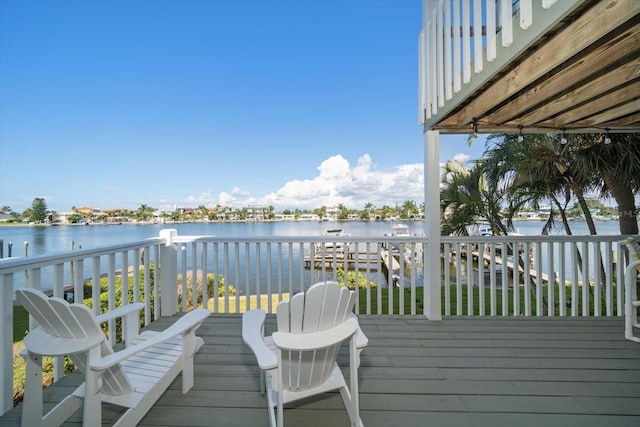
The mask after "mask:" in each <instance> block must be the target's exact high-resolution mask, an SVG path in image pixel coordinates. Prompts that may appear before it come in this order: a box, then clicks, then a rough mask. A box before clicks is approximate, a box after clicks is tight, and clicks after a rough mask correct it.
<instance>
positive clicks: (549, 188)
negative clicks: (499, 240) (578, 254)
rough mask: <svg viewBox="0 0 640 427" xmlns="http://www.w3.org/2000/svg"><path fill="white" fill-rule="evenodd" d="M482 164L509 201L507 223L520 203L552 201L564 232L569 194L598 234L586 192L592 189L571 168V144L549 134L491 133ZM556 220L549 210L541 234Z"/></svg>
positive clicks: (494, 184) (510, 221) (536, 204)
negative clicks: (575, 200) (563, 142)
mask: <svg viewBox="0 0 640 427" xmlns="http://www.w3.org/2000/svg"><path fill="white" fill-rule="evenodd" d="M487 144H488V148H487V150H486V151H485V152H484V155H483V158H484V166H485V168H486V174H487V179H488V180H490V181H491V182H492V185H493V186H495V187H498V188H501V189H502V191H504V193H505V195H506V199H507V201H508V209H507V223H508V224H509V225H510V224H511V223H512V221H513V218H514V216H515V214H516V213H517V212H518V210H520V209H521V208H522V207H523V206H526V205H532V206H534V207H535V206H538V205H539V204H540V203H542V202H550V203H552V204H553V205H554V206H555V207H556V208H557V210H558V212H559V214H560V217H561V222H562V224H563V226H564V229H565V232H566V233H567V235H571V234H572V233H571V227H570V226H569V222H568V220H567V215H566V210H567V206H568V204H569V202H570V201H571V198H572V196H575V197H576V199H577V200H578V204H579V205H580V207H581V209H582V213H583V214H584V217H585V219H586V221H587V226H588V227H589V232H590V234H597V233H596V229H595V223H594V221H593V217H592V216H591V212H590V210H589V206H588V204H587V200H586V197H585V193H586V192H588V191H589V189H590V188H591V187H590V186H589V181H588V180H584V179H583V178H584V177H583V176H582V175H576V174H575V173H574V171H573V168H572V167H571V164H572V155H571V149H570V147H571V145H569V144H562V143H561V142H560V140H559V138H557V137H555V136H550V135H542V134H536V135H525V136H524V137H520V136H518V135H513V134H506V135H505V134H494V135H491V136H489V138H488V139H487ZM555 221H556V217H555V213H554V212H553V210H552V212H551V214H550V215H549V218H548V219H547V222H546V223H545V225H544V226H543V229H542V233H543V234H548V233H549V231H550V230H551V228H552V227H553V224H554V222H555Z"/></svg>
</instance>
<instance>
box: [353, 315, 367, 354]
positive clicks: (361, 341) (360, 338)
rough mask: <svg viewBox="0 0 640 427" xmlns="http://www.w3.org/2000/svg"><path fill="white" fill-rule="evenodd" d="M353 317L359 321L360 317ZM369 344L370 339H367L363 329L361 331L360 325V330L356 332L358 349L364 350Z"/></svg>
mask: <svg viewBox="0 0 640 427" xmlns="http://www.w3.org/2000/svg"><path fill="white" fill-rule="evenodd" d="M351 317H353V318H354V319H356V321H357V320H358V316H356V315H355V314H353V313H351ZM367 344H369V338H367V336H366V335H365V334H364V332H362V329H360V323H358V330H357V331H356V348H357V349H363V348H365V347H366V346H367Z"/></svg>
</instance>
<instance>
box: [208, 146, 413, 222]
mask: <svg viewBox="0 0 640 427" xmlns="http://www.w3.org/2000/svg"><path fill="white" fill-rule="evenodd" d="M317 169H318V175H317V176H316V177H315V178H313V179H305V180H298V179H295V180H292V181H289V182H287V183H285V184H284V185H283V186H282V187H281V188H280V189H278V190H277V191H275V192H273V193H269V194H266V195H264V196H258V197H256V196H252V195H250V194H248V193H247V192H246V191H242V190H240V189H238V188H234V189H233V190H232V191H231V193H227V192H222V193H220V195H219V196H218V203H220V204H221V205H223V206H231V207H237V208H239V207H244V206H250V205H264V206H274V207H275V208H276V210H281V209H287V208H289V209H296V208H299V209H310V208H316V207H320V206H336V205H338V204H343V205H345V206H347V207H348V208H353V209H362V208H363V207H364V205H365V204H366V203H368V202H371V203H373V204H374V205H375V206H378V207H381V206H383V205H389V206H394V205H395V204H402V203H404V202H405V201H406V200H413V201H415V202H417V203H418V204H419V203H421V202H422V200H423V197H424V196H423V192H424V168H423V165H422V163H414V164H407V165H400V166H396V167H393V168H390V169H387V170H377V169H376V168H375V167H374V165H373V163H372V159H371V157H370V156H369V155H368V154H364V155H363V156H362V157H360V158H359V159H358V160H357V162H356V164H355V166H352V165H351V164H350V163H349V162H348V161H347V160H346V159H345V158H344V157H343V156H342V155H340V154H338V155H335V156H332V157H329V158H328V159H326V160H324V161H323V162H322V163H320V165H319V166H318V168H317Z"/></svg>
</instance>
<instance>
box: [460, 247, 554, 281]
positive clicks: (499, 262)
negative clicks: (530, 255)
mask: <svg viewBox="0 0 640 427" xmlns="http://www.w3.org/2000/svg"><path fill="white" fill-rule="evenodd" d="M463 256H464V255H463ZM471 256H472V258H473V260H474V261H478V260H479V259H480V253H479V252H478V251H473V252H471ZM482 260H483V262H484V265H485V266H489V265H491V263H492V262H493V263H494V264H495V266H496V267H502V268H504V267H506V268H507V271H508V272H509V275H510V276H513V269H514V263H513V261H509V260H507V261H506V262H505V261H504V260H503V259H502V257H501V256H499V255H494V256H493V258H492V257H491V254H490V253H487V252H484V253H483V254H482ZM488 268H489V267H487V270H485V273H487V272H489V270H488ZM518 271H519V272H520V275H523V274H524V270H523V269H522V267H520V266H518ZM538 275H540V277H541V279H542V281H543V282H545V283H549V275H548V274H547V273H538V271H537V270H534V269H529V276H530V277H531V279H532V280H535V279H537V277H538Z"/></svg>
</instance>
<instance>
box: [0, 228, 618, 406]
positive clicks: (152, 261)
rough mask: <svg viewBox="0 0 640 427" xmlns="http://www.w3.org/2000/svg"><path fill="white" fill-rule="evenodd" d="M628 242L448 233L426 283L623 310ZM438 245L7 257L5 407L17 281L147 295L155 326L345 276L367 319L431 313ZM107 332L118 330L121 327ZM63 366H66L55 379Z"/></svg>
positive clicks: (0, 306)
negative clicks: (429, 254) (428, 259)
mask: <svg viewBox="0 0 640 427" xmlns="http://www.w3.org/2000/svg"><path fill="white" fill-rule="evenodd" d="M624 237H625V236H569V237H567V236H555V237H551V236H508V237H442V247H441V253H442V260H443V264H442V265H443V267H444V266H446V268H442V271H441V282H440V283H436V284H429V283H427V284H426V286H430V285H436V286H442V287H443V288H442V296H443V302H442V305H441V310H442V313H443V314H444V315H465V316H468V315H471V316H496V315H500V316H621V315H623V308H622V307H623V306H624V303H623V286H618V283H624V280H623V274H624V263H625V261H624V257H623V252H622V250H621V249H620V248H621V246H620V244H619V242H620V241H622V240H623V239H624ZM426 244H427V241H426V238H425V237H423V236H411V237H404V236H403V237H375V238H372V237H354V236H340V237H336V236H322V237H318V236H314V237H293V238H292V237H264V238H258V237H256V238H222V237H212V236H179V235H177V233H176V231H175V230H163V231H162V232H161V233H160V236H159V237H158V238H153V239H147V240H143V241H139V242H132V243H128V244H122V245H115V246H110V247H104V248H99V249H93V250H76V251H69V252H67V253H62V254H59V255H51V256H38V257H30V258H10V259H4V260H0V280H1V281H2V282H1V283H2V301H1V302H0V310H1V314H2V320H3V322H2V326H1V327H0V342H1V343H2V354H1V358H0V362H1V364H0V367H1V371H0V381H2V384H3V389H2V396H1V397H2V404H3V412H5V411H7V410H8V409H10V408H11V406H12V398H11V396H12V392H11V384H12V375H13V373H12V372H13V370H12V357H13V355H12V345H11V344H12V342H13V331H12V325H13V317H12V316H13V304H12V301H13V291H14V288H15V287H16V286H23V285H24V286H29V287H33V288H37V289H42V290H45V291H47V292H49V293H50V294H52V295H55V296H59V297H67V298H68V299H73V300H79V299H78V298H77V296H79V295H82V299H83V300H84V301H85V303H87V304H89V305H91V306H92V307H93V310H94V311H95V312H96V313H99V312H100V310H112V309H114V308H117V307H119V306H121V305H122V304H127V303H130V302H143V303H144V304H145V312H144V319H143V322H144V324H147V323H149V322H151V321H153V320H155V319H157V318H158V317H159V316H161V315H162V316H167V315H172V314H174V313H176V312H177V311H178V310H182V311H187V310H189V309H191V308H192V307H194V306H198V307H203V306H206V307H208V308H209V309H210V310H212V311H213V312H217V313H240V312H244V311H246V310H247V309H249V308H253V307H259V308H263V309H265V310H266V311H268V312H270V313H273V312H275V310H276V305H277V303H278V301H280V300H283V299H288V297H289V295H290V294H293V293H296V292H299V291H303V290H305V289H306V288H307V287H308V286H310V285H311V284H313V283H315V282H317V281H321V280H337V281H347V282H352V283H353V282H355V283H359V284H360V286H355V290H356V292H357V294H358V298H359V299H360V304H359V305H356V310H357V312H358V313H359V314H368V315H369V314H370V315H421V314H423V313H424V305H425V304H426V301H425V298H426V295H427V294H428V293H427V292H424V293H423V292H422V291H423V286H424V284H423V277H425V274H424V267H423V265H424V264H423V253H424V249H425V245H426ZM344 272H347V274H344ZM345 276H346V277H347V279H345V278H344V277H345ZM194 277H196V280H195V282H196V283H198V284H199V286H195V290H194V286H193V282H194V280H193V278H194ZM198 278H199V279H198ZM204 278H207V280H204ZM389 283H391V284H393V285H394V286H393V287H392V288H393V292H389V287H388V284H389ZM585 283H588V284H589V286H584V284H585ZM120 284H125V286H120ZM514 284H517V286H514ZM560 284H564V286H561V285H560ZM148 290H152V292H148ZM107 327H108V328H109V331H110V332H113V331H114V330H115V329H114V328H115V325H114V324H109V325H107ZM109 336H110V337H113V336H115V333H109ZM62 367H63V364H62V363H59V362H58V363H56V367H55V369H54V376H55V378H59V377H60V376H61V375H62Z"/></svg>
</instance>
